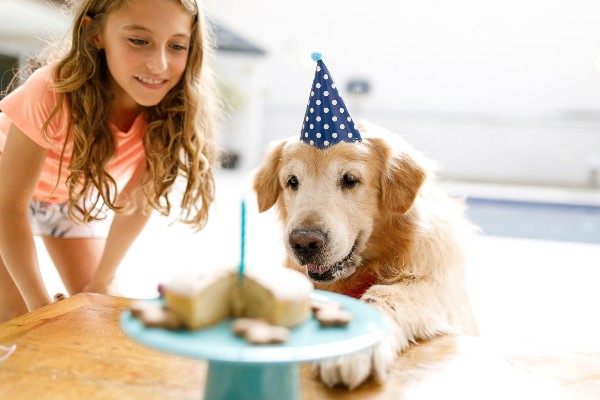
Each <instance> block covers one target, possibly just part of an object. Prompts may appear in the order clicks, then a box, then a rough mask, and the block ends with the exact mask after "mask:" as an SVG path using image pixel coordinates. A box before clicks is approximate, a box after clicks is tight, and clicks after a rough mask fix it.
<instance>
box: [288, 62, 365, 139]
mask: <svg viewBox="0 0 600 400" xmlns="http://www.w3.org/2000/svg"><path fill="white" fill-rule="evenodd" d="M312 59H313V60H314V61H316V62H317V70H316V71H315V79H314V81H313V85H312V88H311V91H310V97H309V99H308V105H307V106H306V115H305V116H304V121H303V123H302V132H301V134H300V140H302V141H303V142H305V143H307V144H309V145H311V146H315V147H317V148H319V149H326V148H327V147H329V146H333V145H334V144H336V143H339V142H341V141H344V142H357V141H361V140H362V138H361V137H360V133H359V132H358V129H357V128H356V126H355V125H354V120H353V119H352V117H351V116H350V112H349V111H348V107H346V104H345V103H344V100H342V97H341V96H340V94H339V92H338V88H337V85H336V84H335V81H334V80H333V78H332V76H331V74H330V73H329V70H328V69H327V67H326V66H325V64H324V63H323V60H322V59H321V53H312Z"/></svg>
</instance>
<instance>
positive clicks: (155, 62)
mask: <svg viewBox="0 0 600 400" xmlns="http://www.w3.org/2000/svg"><path fill="white" fill-rule="evenodd" d="M146 66H147V67H148V69H149V70H150V71H152V72H162V71H164V70H165V69H167V54H166V52H165V51H164V50H163V49H157V50H155V51H153V52H152V54H151V55H150V57H148V60H147V62H146Z"/></svg>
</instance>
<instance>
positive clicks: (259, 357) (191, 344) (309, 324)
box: [121, 290, 386, 400]
mask: <svg viewBox="0 0 600 400" xmlns="http://www.w3.org/2000/svg"><path fill="white" fill-rule="evenodd" d="M312 297H313V299H315V300H319V301H335V302H338V303H340V304H341V305H342V307H343V308H344V309H345V310H347V311H349V312H350V313H352V320H351V321H350V323H349V324H348V325H347V326H345V327H321V326H320V325H319V323H318V321H316V320H315V319H314V317H311V318H310V319H309V320H307V321H306V322H304V323H303V324H302V325H300V326H298V327H295V328H293V329H292V332H291V335H290V336H289V337H288V340H287V341H286V342H285V343H283V344H278V345H250V344H249V343H247V342H246V341H245V340H244V339H243V338H239V337H236V336H235V335H234V334H233V333H232V332H231V322H232V320H226V321H223V322H222V323H220V324H218V325H215V326H213V327H211V328H206V329H201V330H197V331H189V330H177V331H171V330H167V329H162V328H146V327H145V326H144V325H143V323H142V322H140V321H139V320H138V319H137V318H133V317H132V316H131V313H130V312H129V311H125V312H123V314H122V315H121V326H122V328H123V330H124V331H125V332H126V333H127V334H128V335H129V336H131V337H132V338H133V339H135V340H136V341H138V342H140V343H143V344H145V345H147V346H150V347H153V348H155V349H158V350H162V351H166V352H169V353H176V354H179V355H183V356H187V357H193V358H200V359H204V360H207V361H208V373H207V377H206V387H205V393H204V398H205V399H206V400H229V399H231V400H246V399H248V400H257V399H260V400H282V399H285V400H299V399H300V373H299V364H300V363H303V362H310V361H317V360H322V359H326V358H331V357H337V356H341V355H344V354H349V353H353V352H356V351H359V350H362V349H366V348H368V347H370V346H373V345H374V344H376V343H377V342H378V341H379V340H380V339H381V338H382V336H383V334H384V332H385V330H386V324H385V320H384V318H383V316H382V315H381V313H380V312H379V311H378V310H376V309H375V308H373V307H372V306H369V305H368V304H365V303H363V302H360V301H358V300H356V299H353V298H351V297H348V296H344V295H340V294H337V293H330V292H324V291H319V290H315V291H313V294H312ZM148 301H160V300H148Z"/></svg>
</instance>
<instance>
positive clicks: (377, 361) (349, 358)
mask: <svg viewBox="0 0 600 400" xmlns="http://www.w3.org/2000/svg"><path fill="white" fill-rule="evenodd" d="M395 354H396V352H395V351H393V349H392V348H391V346H390V344H389V343H388V342H387V341H385V340H384V342H382V343H380V344H378V345H376V346H374V347H372V348H370V349H368V350H363V351H360V352H357V353H353V354H349V355H345V356H341V357H337V358H333V359H330V360H325V361H323V362H321V363H320V364H317V365H316V372H317V374H318V376H319V377H320V378H321V380H322V381H323V383H325V384H326V385H327V386H329V387H334V386H338V385H342V386H346V387H347V388H348V389H350V390H352V389H354V388H356V387H358V386H359V385H360V384H361V383H363V382H365V381H366V380H367V379H368V378H369V377H371V376H372V377H373V378H374V379H375V381H376V382H383V381H384V380H385V377H386V376H387V374H388V371H389V369H390V367H391V366H392V364H393V363H394V359H395Z"/></svg>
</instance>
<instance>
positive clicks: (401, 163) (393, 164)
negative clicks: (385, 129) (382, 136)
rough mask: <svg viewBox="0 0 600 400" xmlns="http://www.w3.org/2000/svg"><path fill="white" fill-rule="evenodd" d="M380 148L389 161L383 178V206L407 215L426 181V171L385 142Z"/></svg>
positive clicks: (385, 164) (385, 165)
mask: <svg viewBox="0 0 600 400" xmlns="http://www.w3.org/2000/svg"><path fill="white" fill-rule="evenodd" d="M379 146H382V148H383V149H384V152H383V154H384V157H385V159H386V160H387V162H385V163H384V168H383V174H382V178H381V200H382V205H383V206H384V207H385V208H386V209H387V210H389V211H390V212H393V213H401V214H406V213H407V212H408V210H409V209H410V208H411V207H412V205H413V203H414V202H415V199H416V198H417V194H418V193H419V189H420V188H421V185H422V184H423V182H424V181H425V178H426V176H427V174H426V171H425V169H424V168H423V167H422V166H421V165H419V163H417V161H415V160H414V159H413V158H412V157H411V156H410V155H408V154H407V153H405V152H402V151H401V150H397V149H392V148H390V147H388V146H387V145H386V144H384V143H383V141H381V142H379ZM380 149H381V147H380Z"/></svg>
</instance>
